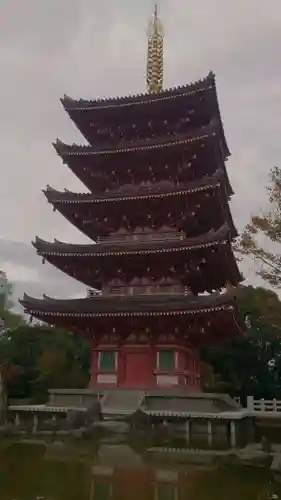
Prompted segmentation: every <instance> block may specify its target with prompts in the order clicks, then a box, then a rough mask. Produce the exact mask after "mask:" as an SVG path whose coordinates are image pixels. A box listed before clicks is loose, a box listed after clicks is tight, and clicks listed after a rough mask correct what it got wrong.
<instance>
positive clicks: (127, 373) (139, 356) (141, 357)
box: [91, 344, 200, 390]
mask: <svg viewBox="0 0 281 500" xmlns="http://www.w3.org/2000/svg"><path fill="white" fill-rule="evenodd" d="M91 386H92V387H93V388H98V387H118V388H126V389H144V390H151V389H159V388H165V389H168V388H175V387H184V388H186V389H188V390H192V389H194V390H198V389H199V388H200V366H199V354H198V352H197V351H195V350H191V349H188V348H185V347H182V346H178V345H154V346H153V347H152V346H150V345H129V344H128V345H123V346H118V348H117V346H114V345H111V346H108V345H106V346H102V345H99V346H96V345H95V346H94V348H93V350H92V366H91Z"/></svg>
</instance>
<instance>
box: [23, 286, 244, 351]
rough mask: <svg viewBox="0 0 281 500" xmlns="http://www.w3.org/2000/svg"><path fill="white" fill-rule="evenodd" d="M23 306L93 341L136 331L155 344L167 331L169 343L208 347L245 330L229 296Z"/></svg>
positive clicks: (31, 301)
mask: <svg viewBox="0 0 281 500" xmlns="http://www.w3.org/2000/svg"><path fill="white" fill-rule="evenodd" d="M21 304H22V306H23V307H24V309H25V312H26V313H28V314H30V315H32V316H34V317H36V318H37V319H40V320H43V321H45V322H47V323H49V324H51V325H56V326H58V327H61V328H64V329H66V330H69V331H73V332H74V333H77V334H80V335H85V336H88V337H89V338H96V340H97V341H101V339H102V340H103V341H106V339H105V337H107V339H108V341H109V342H110V341H111V342H112V341H115V342H116V340H118V339H119V340H120V341H124V340H126V339H127V338H130V336H131V335H135V333H134V332H136V333H137V335H140V337H141V336H146V338H147V340H148V341H153V339H155V340H157V337H159V338H160V339H161V336H163V332H169V335H168V336H170V337H171V339H175V337H176V338H178V341H184V342H188V341H190V342H192V344H193V345H196V343H197V344H198V345H200V344H202V345H206V343H208V342H213V341H214V340H220V341H222V340H229V339H231V338H234V337H235V336H239V335H243V334H244V331H245V324H244V322H243V320H242V318H240V317H239V314H238V312H237V305H236V301H235V298H234V297H233V295H232V294H229V293H224V294H218V293H213V294H211V295H209V296H200V297H192V296H189V297H182V296H170V297H169V296H168V297H163V296H154V297H152V296H149V297H126V298H125V297H121V298H119V299H116V297H114V298H113V297H107V298H105V297H102V296H96V297H94V298H91V299H70V300H58V299H52V298H50V297H46V296H44V298H43V299H36V298H33V297H29V296H28V295H24V298H23V300H21ZM139 340H141V339H140V338H139ZM147 340H146V341H147ZM166 341H167V339H166Z"/></svg>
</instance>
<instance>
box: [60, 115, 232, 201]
mask: <svg viewBox="0 0 281 500" xmlns="http://www.w3.org/2000/svg"><path fill="white" fill-rule="evenodd" d="M208 130H209V132H208V133H206V134H205V133H204V131H203V132H202V129H201V130H200V131H198V134H199V135H196V134H195V135H192V136H191V137H189V138H187V137H184V138H183V139H180V140H171V138H170V139H169V141H168V142H167V141H166V142H165V141H164V142H157V140H156V139H155V140H154V142H153V143H152V144H148V143H147V142H145V144H144V145H143V146H140V147H136V146H133V145H131V146H130V147H129V148H126V147H125V148H124V147H122V144H120V147H119V148H117V149H116V148H115V149H114V150H110V151H106V150H97V149H95V148H92V147H91V146H78V145H72V146H71V145H66V144H63V143H62V142H60V141H58V142H57V143H55V144H54V147H55V148H56V150H57V152H58V154H59V156H60V157H61V158H62V160H63V162H64V163H65V164H67V166H68V167H69V168H70V170H71V171H72V172H73V173H74V174H75V175H76V176H77V177H78V178H79V179H80V181H81V182H83V184H85V186H86V187H87V188H88V189H89V190H90V191H91V192H93V193H95V194H96V195H100V194H102V193H104V192H105V191H106V190H117V189H118V188H120V187H122V186H123V185H124V184H135V185H139V184H141V183H145V182H153V183H159V182H161V181H173V182H174V184H177V183H178V184H181V183H189V182H192V181H194V180H200V179H202V178H203V177H204V176H206V175H207V176H208V175H209V176H211V175H213V174H214V173H215V172H216V170H217V169H220V170H222V172H223V173H224V177H225V184H226V190H227V193H228V195H232V194H233V190H232V188H231V185H230V182H229V178H228V174H227V171H226V168H225V162H224V159H223V157H222V153H221V144H220V140H219V137H218V135H217V133H216V131H215V130H216V127H215V126H214V125H212V127H209V128H208Z"/></svg>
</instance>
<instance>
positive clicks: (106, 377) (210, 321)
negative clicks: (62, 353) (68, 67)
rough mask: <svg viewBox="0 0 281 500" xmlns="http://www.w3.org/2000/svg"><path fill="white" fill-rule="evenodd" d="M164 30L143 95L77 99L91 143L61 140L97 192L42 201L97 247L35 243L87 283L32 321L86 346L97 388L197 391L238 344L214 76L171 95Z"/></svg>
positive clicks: (151, 52) (69, 104) (35, 309)
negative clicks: (203, 375) (204, 372)
mask: <svg viewBox="0 0 281 500" xmlns="http://www.w3.org/2000/svg"><path fill="white" fill-rule="evenodd" d="M162 87H163V29H162V25H161V22H160V20H159V17H158V13H157V8H156V9H155V13H154V18H153V20H152V22H151V24H150V29H149V34H148V61H147V93H146V94H142V95H133V96H129V97H121V98H110V99H97V100H93V101H89V100H84V99H80V100H74V99H72V98H70V97H68V96H64V98H63V99H62V100H61V102H62V104H63V106H64V109H65V110H66V112H67V113H68V115H69V117H70V118H71V120H72V121H73V122H74V124H75V125H76V126H77V128H78V129H79V131H80V132H81V133H82V134H83V136H84V137H85V139H86V140H87V142H88V145H86V146H79V145H75V144H72V145H67V144H64V143H62V142H61V141H59V140H57V141H56V142H55V144H54V147H55V150H56V151H57V153H58V155H59V156H60V157H61V159H62V161H63V163H65V164H66V165H67V166H68V168H70V169H71V170H72V172H73V173H74V174H75V175H76V176H77V177H78V178H79V179H80V180H81V181H82V182H83V183H84V185H85V186H86V187H87V189H88V192H86V193H81V194H80V193H73V192H70V191H68V190H65V191H63V192H60V191H57V190H55V189H53V188H51V187H50V186H48V187H47V188H46V189H45V190H44V194H45V196H46V198H47V200H48V202H49V203H51V204H52V206H53V208H54V210H58V211H59V212H60V213H61V214H62V215H63V216H64V217H65V218H66V219H67V220H68V221H69V222H70V223H71V224H73V225H74V226H75V227H76V228H78V229H79V230H80V231H81V232H82V233H84V234H85V235H87V236H88V237H89V238H90V239H91V240H92V243H91V244H87V245H75V244H70V243H63V242H61V241H58V240H54V242H52V243H49V242H46V241H44V240H42V239H40V238H36V239H35V241H34V242H33V245H34V247H35V248H36V250H37V253H38V254H39V255H40V256H41V257H42V259H43V261H48V262H49V263H51V264H52V265H54V266H55V267H57V268H58V269H60V270H61V271H63V272H65V273H66V274H68V275H69V276H71V277H73V278H75V279H76V280H78V281H80V282H82V283H84V284H85V286H86V287H87V289H88V293H87V296H85V297H84V298H80V299H65V300H61V299H55V298H50V297H48V296H43V299H36V298H32V297H29V296H27V295H25V296H24V298H23V300H22V301H21V303H22V305H23V307H24V309H25V312H27V313H28V314H30V315H31V316H34V317H36V318H37V319H40V320H42V321H44V322H47V323H49V324H50V325H54V326H56V327H58V328H64V329H66V330H67V331H69V332H73V333H74V334H77V335H81V336H82V335H83V336H85V337H87V338H88V339H89V341H90V342H91V346H92V351H91V352H92V360H91V382H90V387H91V388H97V389H99V388H120V389H122V388H127V389H142V390H152V389H158V390H159V389H165V390H167V389H175V388H178V389H183V390H185V391H192V390H193V391H198V389H199V387H200V356H199V354H200V349H201V347H202V346H206V345H208V344H210V343H215V342H219V343H220V342H224V341H227V340H231V339H233V338H234V337H236V336H239V335H242V334H243V331H244V328H245V327H244V323H243V322H242V321H241V320H240V319H239V316H238V312H237V306H236V301H235V293H234V291H235V287H236V286H237V285H238V284H239V282H241V280H242V277H241V274H240V272H239V270H238V267H237V263H236V260H235V256H234V254H233V250H232V240H233V239H234V238H235V237H236V236H237V232H236V229H235V226H234V223H233V220H232V216H231V212H230V208H229V200H230V198H231V196H232V195H233V191H232V188H231V184H230V181H229V178H228V175H227V172H226V168H225V162H226V160H227V158H228V156H229V155H230V152H229V149H228V146H227V143H226V139H225V135H224V130H223V125H222V120H221V116H220V110H219V104H218V99H217V91H216V82H215V76H214V74H213V73H209V74H208V76H207V77H206V78H204V79H202V80H200V81H197V82H195V83H191V84H189V85H185V86H181V87H177V88H172V89H169V90H163V88H162Z"/></svg>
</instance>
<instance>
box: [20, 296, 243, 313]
mask: <svg viewBox="0 0 281 500" xmlns="http://www.w3.org/2000/svg"><path fill="white" fill-rule="evenodd" d="M20 303H21V305H22V306H23V307H24V309H25V310H26V311H28V312H30V313H31V314H32V313H36V312H41V313H43V314H50V315H52V314H53V315H57V314H62V315H66V316H67V315H68V316H69V315H71V316H81V315H85V316H104V315H106V316H144V315H145V316H147V315H148V316H149V315H152V316H154V315H156V316H157V315H162V316H169V315H172V316H174V315H183V314H208V313H212V312H216V311H224V310H225V311H231V312H234V311H236V301H235V299H234V298H233V296H232V295H231V294H229V293H224V294H219V293H213V294H211V295H208V296H200V297H184V296H182V295H180V296H175V295H173V296H165V297H163V296H151V295H150V296H143V297H140V296H138V297H117V298H116V297H103V296H96V297H94V298H91V299H69V300H63V299H53V298H51V297H47V296H44V297H43V299H37V298H33V297H30V296H29V295H26V294H24V297H23V299H22V300H20Z"/></svg>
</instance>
